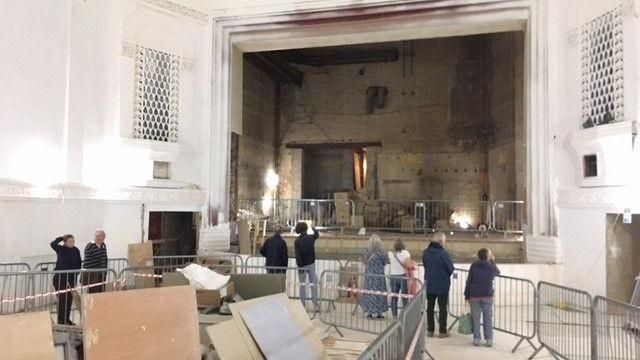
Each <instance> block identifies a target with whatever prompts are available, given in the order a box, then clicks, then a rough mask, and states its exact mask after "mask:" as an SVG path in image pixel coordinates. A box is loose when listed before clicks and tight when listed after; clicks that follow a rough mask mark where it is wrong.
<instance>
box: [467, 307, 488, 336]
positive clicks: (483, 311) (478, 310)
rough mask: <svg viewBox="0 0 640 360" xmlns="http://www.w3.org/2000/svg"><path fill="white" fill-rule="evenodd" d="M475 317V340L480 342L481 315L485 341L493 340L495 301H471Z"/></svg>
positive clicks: (472, 314) (472, 313) (472, 312)
mask: <svg viewBox="0 0 640 360" xmlns="http://www.w3.org/2000/svg"><path fill="white" fill-rule="evenodd" d="M469 304H471V316H472V317H473V339H474V340H480V315H482V327H483V329H484V339H485V340H493V299H486V300H485V299H482V300H469Z"/></svg>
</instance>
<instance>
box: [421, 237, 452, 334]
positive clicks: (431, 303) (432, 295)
mask: <svg viewBox="0 0 640 360" xmlns="http://www.w3.org/2000/svg"><path fill="white" fill-rule="evenodd" d="M446 240H447V237H446V236H445V235H444V234H443V233H441V232H438V233H435V234H434V235H433V238H432V239H431V242H430V243H429V246H428V247H427V248H426V249H425V250H424V253H423V254H422V263H423V264H424V282H425V284H426V289H427V336H429V337H433V336H434V331H435V313H434V310H435V306H436V301H437V302H438V311H439V316H438V324H439V328H440V335H439V337H440V338H446V337H448V336H449V333H448V332H447V303H448V302H449V288H450V287H451V274H453V262H452V261H451V257H450V256H449V254H448V253H447V251H446V250H445V249H444V243H445V242H446Z"/></svg>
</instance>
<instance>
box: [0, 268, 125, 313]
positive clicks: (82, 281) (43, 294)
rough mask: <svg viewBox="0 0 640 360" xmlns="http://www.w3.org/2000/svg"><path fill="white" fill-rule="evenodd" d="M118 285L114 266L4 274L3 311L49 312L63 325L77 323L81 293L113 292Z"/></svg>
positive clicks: (0, 306) (1, 284)
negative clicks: (108, 267)
mask: <svg viewBox="0 0 640 360" xmlns="http://www.w3.org/2000/svg"><path fill="white" fill-rule="evenodd" d="M116 284H117V276H116V273H115V271H114V270H113V269H89V270H87V269H82V270H56V271H44V270H40V271H30V272H13V273H0V314H2V315H4V314H13V313H18V312H30V311H49V312H50V313H51V314H52V315H54V319H55V320H57V322H58V323H60V324H63V325H64V324H66V325H68V324H69V323H68V322H69V321H71V322H73V323H76V324H77V323H78V321H80V310H81V307H80V298H79V296H78V295H79V294H81V293H84V292H88V293H94V292H103V291H113V290H115V288H116ZM65 312H66V313H67V314H68V316H65ZM58 316H60V317H58Z"/></svg>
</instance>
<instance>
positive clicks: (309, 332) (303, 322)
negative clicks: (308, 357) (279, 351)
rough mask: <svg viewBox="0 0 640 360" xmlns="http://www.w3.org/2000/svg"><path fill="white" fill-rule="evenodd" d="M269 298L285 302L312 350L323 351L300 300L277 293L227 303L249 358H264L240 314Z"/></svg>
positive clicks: (258, 359) (259, 359) (257, 359)
mask: <svg viewBox="0 0 640 360" xmlns="http://www.w3.org/2000/svg"><path fill="white" fill-rule="evenodd" d="M269 299H278V300H279V301H282V302H283V303H285V304H286V306H287V308H288V310H289V311H290V313H291V315H292V317H293V319H294V321H295V322H296V323H297V325H298V326H299V327H300V329H301V330H302V334H303V336H304V337H306V338H307V339H308V340H309V342H310V344H311V348H312V349H313V351H314V352H320V353H322V352H323V351H324V350H323V346H322V342H321V341H320V339H319V338H318V337H317V336H316V334H315V333H314V332H313V324H312V323H311V320H310V319H309V316H308V315H307V312H306V310H305V309H304V308H303V307H302V304H301V303H300V301H296V300H290V299H289V298H288V297H287V296H286V295H285V294H277V295H271V296H265V297H261V298H256V299H251V300H247V301H242V302H239V303H234V304H229V309H230V310H231V312H232V313H233V318H234V321H235V322H236V325H237V326H238V329H239V330H240V334H241V335H242V339H243V340H244V343H245V345H246V346H247V348H248V349H249V352H250V354H251V358H249V359H256V360H261V359H264V356H263V355H262V352H261V351H260V348H259V347H258V345H257V344H256V342H255V341H254V339H253V337H252V335H251V333H250V332H249V329H248V328H247V326H246V325H245V324H244V321H243V320H242V316H241V315H240V314H241V313H242V310H243V309H245V308H247V307H249V306H251V305H253V304H257V303H259V302H262V301H265V300H269Z"/></svg>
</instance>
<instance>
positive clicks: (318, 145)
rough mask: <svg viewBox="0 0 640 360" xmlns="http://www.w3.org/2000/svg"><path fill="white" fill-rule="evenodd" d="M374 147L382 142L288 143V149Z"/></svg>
mask: <svg viewBox="0 0 640 360" xmlns="http://www.w3.org/2000/svg"><path fill="white" fill-rule="evenodd" d="M372 146H382V142H380V141H373V142H354V143H350V142H329V143H287V144H286V147H287V149H327V148H331V149H362V148H367V147H372Z"/></svg>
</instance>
